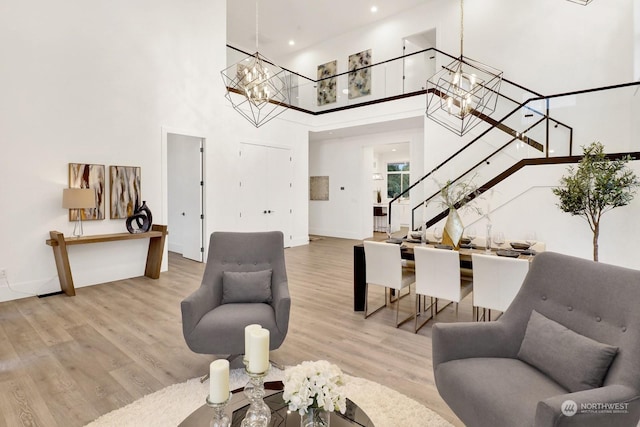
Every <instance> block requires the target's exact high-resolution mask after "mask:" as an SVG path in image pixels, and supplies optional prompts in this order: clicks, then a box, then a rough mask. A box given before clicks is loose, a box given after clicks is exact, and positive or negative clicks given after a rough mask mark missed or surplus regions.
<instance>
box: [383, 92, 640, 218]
mask: <svg viewBox="0 0 640 427" xmlns="http://www.w3.org/2000/svg"><path fill="white" fill-rule="evenodd" d="M632 86H636V87H638V90H640V82H629V83H623V84H617V85H610V86H605V87H599V88H592V89H585V90H579V91H573V92H566V93H560V94H555V95H550V96H547V97H543V96H540V97H534V98H530V99H528V100H526V101H525V102H523V103H522V104H520V105H519V106H518V107H516V108H515V109H514V110H512V111H511V112H510V113H509V114H507V115H506V116H505V117H503V118H502V119H501V120H499V121H497V122H496V125H499V124H500V123H502V122H504V120H506V119H507V118H508V117H509V116H511V115H513V114H515V113H516V112H517V111H518V110H520V108H527V105H529V104H531V103H533V102H536V101H543V102H544V104H545V107H546V108H545V112H544V115H543V117H542V118H541V119H540V120H538V121H537V122H536V123H535V124H534V125H532V126H530V127H529V128H528V129H527V130H529V129H531V128H533V127H535V126H537V125H538V124H540V123H542V122H543V121H545V120H546V121H547V133H546V137H547V141H545V144H544V146H545V151H546V152H545V157H543V158H525V159H521V160H519V161H518V162H517V163H515V164H514V165H511V166H510V167H508V168H506V169H505V170H503V171H501V172H499V173H498V174H497V175H496V176H495V177H494V178H492V179H489V180H488V181H487V182H485V183H484V184H483V185H480V186H479V187H478V191H477V192H476V193H475V194H472V195H469V196H468V197H467V202H469V201H471V200H473V199H474V198H476V197H478V196H480V195H481V194H482V193H484V192H486V191H487V190H489V189H491V188H492V187H494V186H496V185H497V184H498V183H500V182H502V181H504V180H505V179H507V178H508V177H510V176H511V175H513V174H514V173H516V172H518V171H519V170H521V169H522V168H524V167H526V166H534V165H550V164H564V163H577V162H579V161H580V159H581V158H582V156H574V155H571V154H572V153H573V129H572V128H570V127H568V126H566V125H564V124H563V125H564V126H566V127H567V129H568V130H569V132H570V137H569V153H570V155H568V156H556V157H550V156H549V133H548V129H549V122H555V123H560V122H558V121H556V120H555V119H553V118H551V117H550V116H549V111H550V102H551V101H552V100H554V99H557V98H562V97H571V96H576V95H585V94H593V93H596V92H606V91H613V90H616V89H623V88H627V87H632ZM536 112H537V113H538V114H540V112H539V111H536ZM560 124H561V123H560ZM496 127H498V126H492V127H491V128H489V129H487V130H485V132H484V133H483V134H481V135H480V136H478V137H477V138H476V139H474V140H472V141H470V142H469V143H467V144H466V145H465V146H463V147H462V148H460V149H459V150H458V151H457V152H456V153H454V154H453V155H451V156H450V157H449V158H447V159H446V160H445V161H443V162H442V163H440V164H439V165H438V166H437V167H435V168H434V169H433V170H431V171H430V172H428V173H427V174H425V175H424V176H423V177H421V178H420V179H419V180H417V181H416V182H415V183H414V184H412V185H411V186H410V187H409V188H407V189H406V190H405V191H404V192H403V193H402V194H401V195H399V196H398V197H396V198H394V199H393V200H391V201H390V202H389V216H390V215H391V210H392V209H391V207H392V204H393V203H394V202H395V201H397V200H399V199H400V198H401V197H403V196H405V195H406V194H408V193H409V191H411V190H412V189H414V188H415V187H416V186H417V185H418V184H420V183H421V182H423V181H424V180H426V179H427V178H429V177H431V176H432V175H433V174H434V173H436V172H437V171H438V170H439V169H440V168H443V167H444V166H446V165H447V164H448V163H449V162H451V161H452V160H453V159H454V158H456V157H457V156H459V155H460V154H461V153H462V152H463V151H464V150H466V149H468V148H469V147H470V146H471V145H472V144H474V143H475V142H476V141H477V140H479V139H480V138H481V137H483V136H484V135H486V134H487V133H489V132H490V131H492V130H493V129H494V128H496ZM525 133H526V131H525ZM517 140H518V138H516V137H514V138H512V139H511V140H510V141H508V142H507V143H506V144H504V145H502V146H501V147H499V148H498V149H497V150H495V151H494V152H493V153H491V154H489V155H488V156H486V157H484V158H482V159H481V160H480V161H478V162H477V163H476V164H474V165H473V166H472V167H471V168H469V169H468V170H467V171H465V172H464V173H462V174H460V175H459V176H458V177H456V178H455V179H454V180H451V181H452V182H454V183H455V182H456V181H458V180H460V179H461V178H463V177H464V176H466V175H468V174H469V173H471V172H472V171H473V170H474V169H476V168H478V167H480V166H481V165H482V164H484V163H486V162H487V161H488V159H489V158H491V157H492V156H494V155H496V154H498V153H500V152H501V151H503V150H504V149H506V148H507V147H508V146H509V145H510V144H512V143H513V142H514V141H517ZM625 155H629V156H631V158H633V159H640V152H635V151H634V152H624V153H614V154H608V155H607V157H609V158H612V159H614V158H620V157H622V156H625ZM438 193H439V192H436V193H434V194H432V195H431V196H429V197H427V198H426V199H425V200H423V201H421V202H420V203H417V204H416V205H415V206H414V207H413V208H412V224H411V229H416V227H415V224H414V221H413V216H414V215H413V214H414V212H415V210H416V209H418V208H420V207H421V206H422V205H423V204H424V203H425V202H427V203H428V202H429V201H431V200H433V199H434V198H435V197H436V196H437V195H438ZM448 213H449V210H448V209H446V210H443V211H441V212H439V213H438V214H436V215H435V216H433V217H431V218H429V219H427V220H426V221H425V222H424V225H425V227H426V228H428V227H431V226H432V225H434V224H436V223H437V222H439V221H441V220H442V219H444V218H446V216H447V215H448ZM389 227H391V218H389Z"/></svg>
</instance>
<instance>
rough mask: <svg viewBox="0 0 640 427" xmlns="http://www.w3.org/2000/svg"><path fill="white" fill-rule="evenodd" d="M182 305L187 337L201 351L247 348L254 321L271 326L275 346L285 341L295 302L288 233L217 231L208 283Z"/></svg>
mask: <svg viewBox="0 0 640 427" xmlns="http://www.w3.org/2000/svg"><path fill="white" fill-rule="evenodd" d="M181 308H182V332H183V334H184V339H185V341H186V342H187V345H188V346H189V348H190V349H191V350H193V351H194V352H196V353H202V354H216V355H229V359H230V360H231V359H232V358H233V357H234V356H237V355H241V354H244V328H245V326H247V325H250V324H252V323H257V324H260V325H262V327H263V328H265V329H268V330H269V332H270V350H275V349H277V348H278V347H280V345H281V344H282V342H283V341H284V338H285V336H286V335H287V330H288V328H289V311H290V308H291V298H290V297H289V288H288V284H287V272H286V269H285V260H284V245H283V236H282V233H281V232H279V231H272V232H260V233H234V232H215V233H213V234H211V239H210V241H209V255H208V257H207V265H206V267H205V271H204V275H203V277H202V283H201V285H200V287H199V288H198V289H197V290H196V291H195V292H194V293H192V294H191V295H189V296H188V297H187V298H185V299H184V300H183V301H182V304H181Z"/></svg>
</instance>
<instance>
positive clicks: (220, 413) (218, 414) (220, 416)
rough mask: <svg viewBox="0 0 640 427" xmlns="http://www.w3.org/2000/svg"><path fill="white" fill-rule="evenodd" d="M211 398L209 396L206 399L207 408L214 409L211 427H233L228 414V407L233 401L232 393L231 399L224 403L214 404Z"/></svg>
mask: <svg viewBox="0 0 640 427" xmlns="http://www.w3.org/2000/svg"><path fill="white" fill-rule="evenodd" d="M209 397H210V396H207V399H206V402H207V406H209V407H210V408H212V409H213V418H211V423H209V427H231V418H230V417H229V416H228V415H227V414H226V409H227V405H228V404H229V401H230V400H231V393H229V398H228V399H227V400H225V401H224V402H212V401H211V400H209Z"/></svg>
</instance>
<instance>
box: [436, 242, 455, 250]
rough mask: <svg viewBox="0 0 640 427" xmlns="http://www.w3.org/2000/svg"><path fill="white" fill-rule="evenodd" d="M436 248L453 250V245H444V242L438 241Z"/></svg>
mask: <svg viewBox="0 0 640 427" xmlns="http://www.w3.org/2000/svg"><path fill="white" fill-rule="evenodd" d="M434 247H435V248H436V249H446V250H449V251H450V250H453V246H451V245H444V244H442V243H438V244H436V245H435V246H434Z"/></svg>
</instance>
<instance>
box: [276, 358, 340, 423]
mask: <svg viewBox="0 0 640 427" xmlns="http://www.w3.org/2000/svg"><path fill="white" fill-rule="evenodd" d="M344 386H345V379H344V375H343V373H342V371H341V370H340V368H338V367H337V366H336V365H334V364H331V363H329V362H327V361H326V360H318V361H315V362H311V361H305V362H302V363H301V364H299V365H296V366H293V367H290V368H286V369H285V371H284V391H283V394H282V398H283V399H284V401H285V402H286V403H287V405H288V407H289V410H290V411H298V413H299V414H300V426H301V427H328V426H329V420H330V418H329V415H330V412H333V411H340V413H342V414H344V413H345V411H346V409H347V397H346V395H345V388H344Z"/></svg>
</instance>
